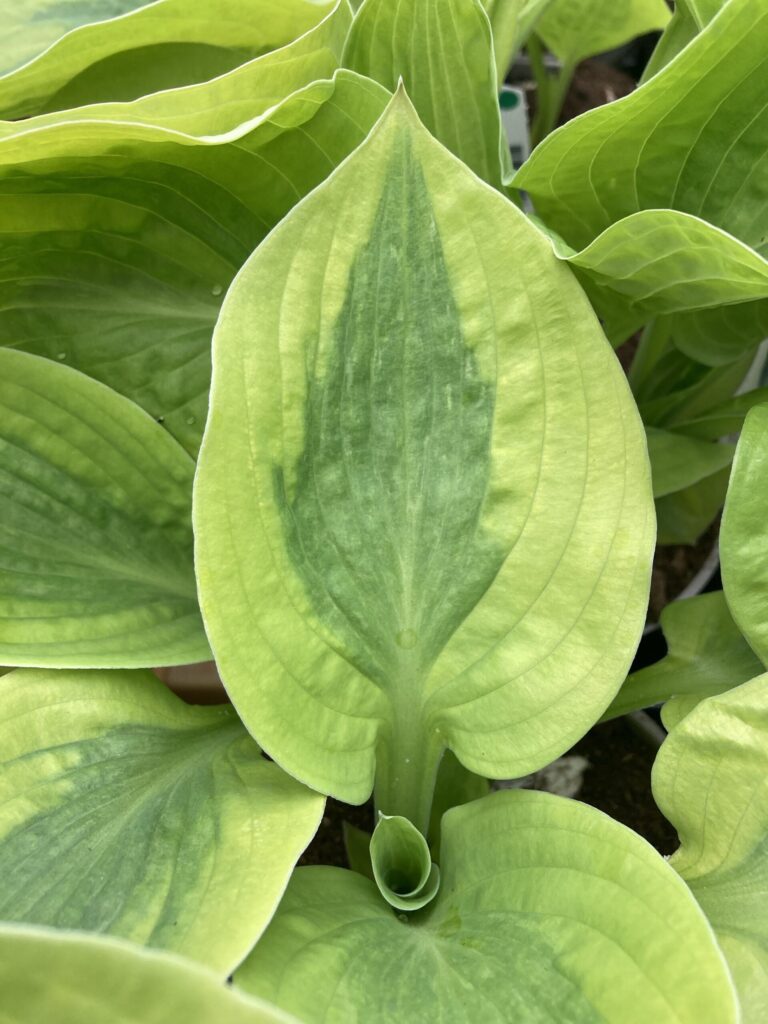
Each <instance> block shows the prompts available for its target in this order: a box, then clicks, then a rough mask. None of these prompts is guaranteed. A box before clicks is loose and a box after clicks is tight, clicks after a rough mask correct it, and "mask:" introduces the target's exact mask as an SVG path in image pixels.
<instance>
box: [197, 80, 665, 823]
mask: <svg viewBox="0 0 768 1024" xmlns="http://www.w3.org/2000/svg"><path fill="white" fill-rule="evenodd" d="M214 363H215V370H214V384H213V401H212V409H211V413H210V417H209V420H208V424H207V427H206V435H205V440H204V443H203V448H202V451H201V458H200V463H199V471H198V475H197V478H196V487H195V512H194V516H195V533H196V543H197V571H198V580H199V586H200V590H201V594H202V601H203V607H204V615H205V619H206V624H207V628H208V630H209V635H210V637H211V638H212V643H213V646H214V649H215V651H216V658H217V662H218V664H219V668H220V670H221V673H222V678H223V679H224V682H225V685H226V686H227V689H228V691H229V693H230V695H231V696H232V699H233V701H234V702H235V704H236V706H237V707H238V709H239V711H240V713H241V715H242V717H243V719H244V721H245V722H246V724H247V725H248V727H249V729H251V731H252V732H253V733H254V735H255V736H256V737H257V738H258V740H259V742H260V743H261V744H262V745H263V746H264V748H265V749H266V750H267V751H268V753H269V754H270V756H272V757H274V758H275V759H276V760H277V761H278V762H279V763H281V764H282V765H284V766H285V767H287V768H288V770H289V771H290V772H291V774H294V775H295V776H296V777H298V778H300V779H302V780H303V781H305V782H308V783H309V784H310V785H312V787H313V788H315V789H318V790H320V791H321V792H327V793H331V794H334V795H338V796H340V797H341V798H343V799H345V800H347V801H349V802H353V803H355V802H362V801H363V800H365V799H366V798H367V796H368V795H369V793H370V791H371V786H372V783H373V780H374V774H375V772H376V765H377V761H378V777H377V800H378V802H379V808H380V810H382V811H383V812H384V813H387V814H403V815H405V816H406V817H409V818H410V820H411V821H413V822H414V823H416V824H417V825H418V826H419V828H421V829H422V830H423V829H424V828H426V822H427V816H428V806H429V799H430V797H431V792H432V787H433V785H434V778H435V772H436V770H437V764H438V762H439V759H440V755H441V753H442V750H443V748H445V747H448V748H451V749H452V750H453V751H454V752H455V754H456V756H457V757H458V758H459V760H460V761H461V762H462V764H464V766H465V767H467V768H469V769H470V770H471V771H474V772H476V773H477V774H479V775H484V776H485V777H500V778H509V777H515V776H519V775H524V774H526V773H527V772H529V771H531V770H534V769H535V768H536V767H541V766H542V765H543V764H546V763H548V762H549V761H551V760H552V758H553V757H555V756H557V755H558V754H560V753H562V751H563V750H565V749H566V748H567V747H568V746H569V745H570V744H571V743H572V742H574V741H575V740H576V739H577V738H578V737H579V736H580V735H582V734H583V732H584V731H585V729H586V728H588V726H589V725H590V724H591V722H592V721H594V719H595V718H597V717H598V715H599V714H600V712H601V710H602V709H603V708H604V707H605V706H606V705H607V703H608V702H609V700H610V698H611V696H612V694H613V693H614V692H615V689H616V688H617V686H618V683H619V681H620V680H621V679H622V678H623V677H624V674H625V671H626V668H627V667H628V663H629V661H630V658H631V654H632V652H633V650H634V648H635V645H636V643H637V639H638V636H639V633H640V630H641V628H642V624H643V621H644V617H645V608H646V603H647V594H648V585H649V570H650V561H651V552H652V548H653V513H652V506H651V493H650V485H649V479H648V477H649V474H648V466H647V460H646V455H645V438H644V434H643V431H642V427H641V424H640V421H639V418H638V416H637V412H636V408H635V406H634V403H633V402H632V400H631V397H630V395H629V392H628V388H627V385H626V379H625V377H624V376H623V374H622V372H621V369H620V367H619V364H618V362H617V361H616V359H615V356H614V355H613V353H612V352H611V350H610V348H609V346H608V345H607V343H606V342H605V339H604V337H603V335H602V333H601V331H600V329H599V326H598V324H597V321H596V320H595V318H594V316H593V314H592V312H591V310H590V308H589V304H588V302H587V300H586V298H585V296H584V295H583V293H582V292H581V290H580V289H579V287H578V285H577V284H576V282H575V280H574V279H573V276H572V275H571V273H570V271H568V269H567V268H566V267H563V266H562V265H561V264H559V263H558V261H557V259H556V258H555V256H554V255H553V254H552V251H551V247H550V245H549V243H548V242H547V241H546V240H545V239H543V238H542V237H541V235H540V233H539V232H538V231H537V230H536V229H535V228H533V227H532V226H531V225H530V224H529V222H528V221H527V219H526V218H525V217H524V215H523V214H521V213H520V211H518V210H517V209H516V208H515V207H514V206H513V204H511V203H509V202H508V201H507V200H506V199H504V198H503V197H502V196H501V195H499V194H498V193H497V192H495V191H494V190H492V189H490V188H488V187H487V186H485V185H483V184H482V183H481V182H479V181H478V179H477V178H476V177H475V176H474V175H473V174H472V173H471V172H470V171H469V170H468V169H467V168H466V167H464V166H463V165H462V164H461V163H460V162H459V161H457V160H456V159H455V158H453V157H452V156H451V155H450V154H449V153H448V152H447V151H446V150H444V149H443V148H442V147H441V146H440V145H439V144H438V143H437V142H435V141H434V139H433V138H432V137H431V136H430V135H429V133H428V132H426V130H425V129H424V128H423V127H422V126H421V125H420V124H419V122H418V121H417V119H416V116H415V114H414V112H413V110H412V108H411V107H410V105H409V104H408V101H407V99H406V97H405V96H404V94H402V93H400V94H398V96H397V97H396V98H395V100H394V101H393V103H392V105H391V107H390V109H389V110H388V112H387V114H386V115H385V116H384V118H383V119H382V121H381V122H380V123H379V125H378V126H377V128H376V129H375V130H374V131H373V132H372V134H371V136H370V137H369V139H368V140H367V141H366V143H365V144H364V145H363V146H362V147H360V149H358V150H357V151H356V152H355V153H354V154H353V155H352V156H351V157H350V159H349V160H348V161H347V162H346V163H345V164H344V165H343V166H342V167H340V168H339V170H338V171H337V172H336V173H335V174H333V175H332V176H331V178H330V179H329V180H328V181H327V182H325V183H324V185H322V186H321V187H320V188H318V189H317V190H316V191H315V192H314V193H313V195H312V196H310V197H308V199H307V200H306V201H305V202H304V203H302V204H301V205H300V206H299V207H297V208H296V210H295V211H294V212H293V213H292V214H291V215H289V216H288V217H287V218H286V219H285V220H284V221H283V223H282V224H281V225H279V226H278V228H277V229H276V230H275V231H274V232H273V233H272V235H271V236H270V237H269V238H268V239H267V240H266V242H265V243H264V244H263V245H262V246H261V247H260V248H259V250H257V252H256V253H255V254H254V256H253V257H252V258H251V260H250V261H249V262H248V264H247V265H246V266H245V267H244V269H243V270H242V271H241V273H240V275H239V277H238V280H237V282H236V284H235V285H234V286H233V288H232V289H231V291H230V293H229V295H228V297H227V301H226V303H225V306H224V308H223V310H222V316H221V319H220V321H219V325H218V327H217V331H216V335H215V339H214ZM265 380H269V381H274V382H275V386H274V387H269V388H266V387H264V386H263V382H264V381H265ZM256 510H257V512H258V514H254V513H255V511H256ZM377 747H378V751H377ZM402 799H404V800H405V803H406V806H404V805H403V803H402V802H401V800H402Z"/></svg>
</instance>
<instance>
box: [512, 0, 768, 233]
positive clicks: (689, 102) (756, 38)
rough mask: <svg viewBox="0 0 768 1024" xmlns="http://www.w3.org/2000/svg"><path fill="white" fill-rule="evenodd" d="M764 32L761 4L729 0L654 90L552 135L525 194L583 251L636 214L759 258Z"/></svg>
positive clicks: (534, 159)
mask: <svg viewBox="0 0 768 1024" xmlns="http://www.w3.org/2000/svg"><path fill="white" fill-rule="evenodd" d="M766 26H768V8H766V7H765V5H764V4H762V3H760V2H759V0H758V2H755V0H730V2H729V3H727V4H726V5H725V7H724V8H723V10H722V11H721V13H720V14H719V15H718V16H717V17H716V18H715V19H714V20H713V21H712V23H711V24H710V25H709V27H708V28H707V29H706V30H705V31H704V32H702V33H701V34H700V35H699V36H698V37H697V38H696V40H695V42H694V43H693V44H692V45H691V46H689V47H688V48H687V49H686V50H685V52H684V53H682V54H680V56H679V58H678V59H677V60H675V61H674V62H673V63H672V64H670V65H669V66H668V67H667V68H665V69H664V71H663V72H661V73H660V74H658V75H657V76H656V77H654V78H653V79H652V80H651V81H650V82H648V83H646V84H645V85H644V86H642V88H640V89H638V90H637V91H636V92H634V93H632V94H631V95H630V96H627V97H626V98H625V99H621V100H619V101H618V102H616V103H611V104H609V105H608V106H605V107H601V108H600V109H598V110H593V111H590V112H589V113H588V114H586V115H585V116H583V117H580V118H578V119H577V120H575V121H572V122H571V123H570V124H567V125H565V126H564V127H563V128H560V129H559V130H558V131H556V132H554V133H553V134H552V135H550V136H549V138H548V139H546V140H545V142H544V143H542V145H541V146H539V147H538V149H537V150H536V152H535V153H534V154H533V155H532V156H531V158H530V159H529V160H528V161H527V162H526V163H525V165H524V166H523V167H522V168H521V169H520V170H519V171H518V173H517V175H516V176H515V184H516V185H518V186H519V187H520V188H524V189H526V190H527V191H528V192H529V193H530V194H531V196H532V198H533V200H534V203H535V205H536V209H537V211H538V212H539V214H540V215H541V216H542V217H543V218H544V219H545V221H546V222H547V223H548V224H549V225H550V226H551V227H552V228H554V229H555V230H556V231H558V232H559V233H560V234H561V235H562V236H563V238H564V239H565V240H566V242H568V244H569V245H571V246H573V247H574V248H579V249H580V248H582V247H584V246H586V245H588V244H589V243H590V242H591V241H592V240H593V239H594V238H596V237H597V235H599V234H600V232H601V231H604V230H605V229H606V228H607V227H609V225H610V224H612V223H613V222H614V221H617V220H620V219H621V218H622V217H627V216H628V215H629V214H631V213H635V212H637V211H638V210H653V209H656V210H658V209H665V208H669V209H673V210H680V211H682V212H684V213H689V214H692V215H693V216H695V217H700V218H701V219H702V220H705V221H708V222H709V223H710V224H714V225H715V226H717V227H719V228H722V229H723V230H724V231H727V232H728V233H729V234H731V235H733V236H734V237H735V238H737V239H740V240H741V241H742V242H745V243H746V244H747V245H750V246H752V247H753V248H755V247H757V246H758V245H759V244H760V243H761V241H762V240H763V239H764V237H765V231H766V226H767V225H768V203H767V202H766V198H767V197H768V183H766V175H765V174H764V173H763V171H764V169H765V165H766V160H768V132H767V131H766V125H767V124H768V111H766V110H765V109H764V107H763V103H762V100H763V91H764V90H763V78H764V71H765V62H766V59H767V58H766V51H765V45H764V43H765V33H766ZM715 70H716V73H715ZM715 109H716V111H717V114H716V116H713V110H715ZM713 153H717V154H718V158H717V159H714V160H713V159H712V154H713Z"/></svg>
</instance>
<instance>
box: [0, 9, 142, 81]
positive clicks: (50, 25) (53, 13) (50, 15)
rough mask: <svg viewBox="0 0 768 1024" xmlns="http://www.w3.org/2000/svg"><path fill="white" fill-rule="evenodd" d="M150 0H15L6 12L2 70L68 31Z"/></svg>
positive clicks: (23, 60) (34, 54)
mask: <svg viewBox="0 0 768 1024" xmlns="http://www.w3.org/2000/svg"><path fill="white" fill-rule="evenodd" d="M145 3H147V0H16V2H15V3H14V4H12V5H10V6H8V7H6V9H5V10H4V11H3V40H2V43H0V73H1V74H7V73H8V72H9V71H14V70H15V69H16V68H18V67H20V66H21V65H22V64H26V62H27V61H29V60H32V58H33V57H37V56H38V55H39V54H41V53H42V52H43V50H46V49H47V48H48V47H49V46H50V45H51V44H52V43H55V42H56V41H57V39H60V38H61V36H63V35H64V34H65V33H66V32H69V31H70V30H71V29H73V28H78V27H79V26H80V25H86V24H89V23H91V22H94V21H105V20H106V19H107V18H116V17H118V16H119V15H121V14H127V13H128V11H132V10H134V9H135V8H137V7H141V6H143V5H144V4H145Z"/></svg>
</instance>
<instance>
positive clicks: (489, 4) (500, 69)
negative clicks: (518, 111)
mask: <svg viewBox="0 0 768 1024" xmlns="http://www.w3.org/2000/svg"><path fill="white" fill-rule="evenodd" d="M482 3H483V7H484V8H485V13H486V14H487V15H488V19H489V21H490V23H491V32H492V34H493V52H494V54H495V58H496V78H497V81H498V84H499V85H502V84H503V82H504V79H505V78H506V75H507V71H508V70H509V66H510V64H511V63H512V60H513V58H514V56H515V54H516V53H517V51H518V50H519V49H520V47H521V46H522V45H523V44H524V43H525V41H526V40H527V38H528V36H529V35H530V34H531V32H532V31H533V29H534V27H535V25H536V22H537V21H538V19H539V18H540V17H541V15H542V13H543V12H544V10H545V9H546V7H547V6H548V5H549V4H550V3H552V0H482Z"/></svg>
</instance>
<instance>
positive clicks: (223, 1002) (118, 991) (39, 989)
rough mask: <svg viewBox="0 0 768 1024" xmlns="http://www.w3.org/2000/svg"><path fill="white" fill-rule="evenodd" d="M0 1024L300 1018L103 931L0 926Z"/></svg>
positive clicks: (247, 1022) (258, 1023)
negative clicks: (87, 932)
mask: <svg viewBox="0 0 768 1024" xmlns="http://www.w3.org/2000/svg"><path fill="white" fill-rule="evenodd" d="M0 990H2V993H3V1008H2V1020H3V1024H41V1022H42V1021H48V1022H50V1024H169V1022H171V1021H184V1022H185V1024H223V1022H225V1021H226V1024H299V1022H298V1021H296V1020H295V1019H294V1018H293V1017H289V1016H288V1015H287V1014H284V1013H282V1012H281V1011H280V1010H277V1009H275V1008H274V1007H272V1006H269V1005H267V1004H266V1003H263V1002H262V1001H261V1000H258V999H252V998H249V997H246V996H243V995H242V994H241V993H239V992H234V991H232V989H231V988H228V987H226V986H224V985H223V984H222V982H221V979H220V978H217V977H216V976H215V975H214V974H212V973H210V972H208V971H206V970H205V969H203V968H201V967H200V965H199V964H192V963H190V962H189V961H188V960H184V959H182V958H181V957H178V956H174V955H171V954H168V953H158V952H155V951H150V950H146V949H142V948H141V947H139V946H134V945H133V944H132V943H129V942H123V941H118V940H116V939H106V938H103V937H101V936H94V935H79V934H77V933H74V932H62V931H53V930H52V929H47V928H31V927H29V926H25V925H8V924H3V925H0Z"/></svg>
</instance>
